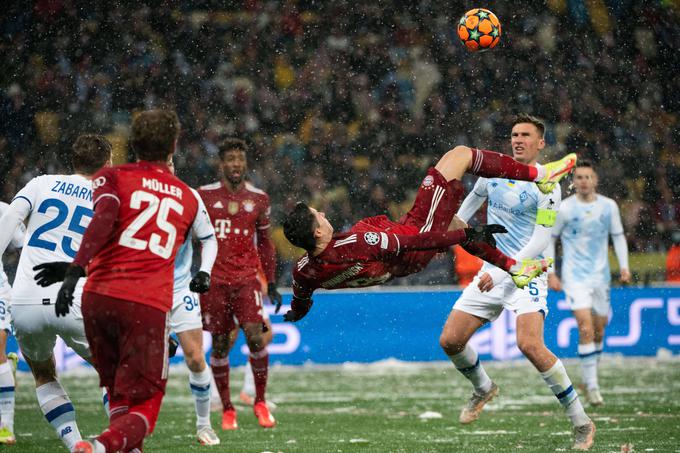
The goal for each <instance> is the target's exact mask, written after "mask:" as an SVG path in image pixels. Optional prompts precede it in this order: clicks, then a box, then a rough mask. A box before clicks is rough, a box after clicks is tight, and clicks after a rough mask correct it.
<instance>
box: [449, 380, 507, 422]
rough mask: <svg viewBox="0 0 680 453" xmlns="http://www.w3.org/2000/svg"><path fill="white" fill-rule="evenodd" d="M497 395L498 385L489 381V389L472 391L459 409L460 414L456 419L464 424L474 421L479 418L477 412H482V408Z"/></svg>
mask: <svg viewBox="0 0 680 453" xmlns="http://www.w3.org/2000/svg"><path fill="white" fill-rule="evenodd" d="M496 396H498V386H497V385H496V383H495V382H492V383H491V389H490V390H489V391H488V392H486V393H482V394H478V393H476V392H474V393H473V394H472V397H471V398H470V400H469V401H468V402H467V404H466V405H465V406H464V407H463V410H461V411H460V416H459V417H458V421H459V422H460V423H462V424H464V425H467V424H469V423H472V422H474V421H475V420H477V419H478V418H479V414H481V413H482V409H483V408H484V406H485V405H486V403H488V402H489V401H491V400H492V399H494V397H496Z"/></svg>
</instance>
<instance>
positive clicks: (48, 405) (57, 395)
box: [35, 381, 82, 451]
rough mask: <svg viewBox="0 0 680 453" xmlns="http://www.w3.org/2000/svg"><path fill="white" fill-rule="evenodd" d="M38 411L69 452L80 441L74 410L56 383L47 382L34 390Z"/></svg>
mask: <svg viewBox="0 0 680 453" xmlns="http://www.w3.org/2000/svg"><path fill="white" fill-rule="evenodd" d="M35 393H36V395H37V396H38V404H39V405H40V410H41V411H42V413H43V415H45V418H46V419H47V421H48V422H49V424H50V425H52V427H53V428H54V429H55V431H56V432H57V435H58V436H59V438H60V439H61V440H62V442H64V445H66V448H68V450H69V451H71V450H72V449H73V446H74V445H75V444H76V442H78V441H80V440H82V437H81V436H80V431H79V430H78V425H77V424H76V410H75V408H74V407H73V404H71V400H70V399H69V397H68V395H67V394H66V392H65V391H64V389H63V387H62V386H61V384H59V382H58V381H52V382H48V383H47V384H44V385H41V386H40V387H38V388H36V389H35Z"/></svg>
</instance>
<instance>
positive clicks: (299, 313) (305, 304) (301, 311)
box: [283, 297, 314, 322]
mask: <svg viewBox="0 0 680 453" xmlns="http://www.w3.org/2000/svg"><path fill="white" fill-rule="evenodd" d="M313 303H314V302H313V301H312V299H297V298H295V297H293V301H292V302H291V303H290V308H291V309H290V310H288V312H287V313H286V314H285V315H283V320H284V321H288V322H295V321H299V320H301V319H302V318H304V317H305V315H306V314H307V312H308V311H309V309H310V308H312V304H313Z"/></svg>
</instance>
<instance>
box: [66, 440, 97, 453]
mask: <svg viewBox="0 0 680 453" xmlns="http://www.w3.org/2000/svg"><path fill="white" fill-rule="evenodd" d="M71 452H72V453H94V445H92V444H91V443H90V442H88V441H86V440H79V441H78V442H76V444H75V445H74V446H73V450H71Z"/></svg>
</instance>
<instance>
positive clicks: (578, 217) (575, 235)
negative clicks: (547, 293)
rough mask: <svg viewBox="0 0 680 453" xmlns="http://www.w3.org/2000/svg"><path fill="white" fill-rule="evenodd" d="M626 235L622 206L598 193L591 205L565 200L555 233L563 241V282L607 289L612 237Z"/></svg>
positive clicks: (609, 279) (575, 198) (573, 199)
mask: <svg viewBox="0 0 680 453" xmlns="http://www.w3.org/2000/svg"><path fill="white" fill-rule="evenodd" d="M610 234H611V235H612V236H619V235H623V225H622V224H621V215H620V214H619V207H618V206H617V205H616V202H615V201H614V200H612V199H611V198H607V197H605V196H602V195H599V194H596V195H595V200H594V201H593V202H590V203H586V202H584V201H580V200H579V199H578V197H577V196H576V195H572V196H571V197H569V198H567V199H566V200H564V203H562V206H561V207H560V211H559V213H558V214H557V221H556V222H555V226H554V228H553V231H552V235H553V237H554V238H556V237H560V238H561V240H562V250H563V259H562V283H563V285H564V286H565V287H569V286H588V287H597V286H608V285H609V282H610V281H611V272H610V270H609V235H610Z"/></svg>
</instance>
